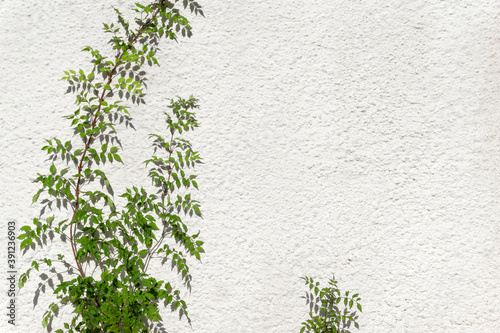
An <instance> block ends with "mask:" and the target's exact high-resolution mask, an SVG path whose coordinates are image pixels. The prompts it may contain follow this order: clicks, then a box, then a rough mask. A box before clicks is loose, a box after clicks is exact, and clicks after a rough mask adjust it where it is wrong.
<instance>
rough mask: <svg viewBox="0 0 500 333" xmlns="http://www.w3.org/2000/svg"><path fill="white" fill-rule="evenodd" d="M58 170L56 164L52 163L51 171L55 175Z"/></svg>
mask: <svg viewBox="0 0 500 333" xmlns="http://www.w3.org/2000/svg"><path fill="white" fill-rule="evenodd" d="M56 172H57V169H56V166H55V165H54V164H52V165H51V166H50V173H51V174H53V175H55V174H56Z"/></svg>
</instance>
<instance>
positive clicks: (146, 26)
mask: <svg viewBox="0 0 500 333" xmlns="http://www.w3.org/2000/svg"><path fill="white" fill-rule="evenodd" d="M134 10H135V12H136V14H137V17H136V18H135V19H134V22H133V23H132V24H131V23H130V22H129V21H127V20H126V19H125V18H124V16H123V15H122V13H121V12H120V11H119V10H118V9H115V12H116V14H117V21H116V22H114V23H104V24H103V25H104V27H103V30H104V32H105V33H106V34H107V35H108V36H110V40H109V41H110V45H111V47H112V50H111V51H110V52H109V54H107V55H104V54H103V53H101V51H100V50H97V49H95V48H93V47H90V46H87V47H85V48H84V49H83V51H85V52H88V53H89V55H90V56H91V63H92V68H91V69H90V70H88V71H85V70H83V69H78V70H73V69H71V70H66V71H64V73H65V75H64V76H63V78H62V79H63V80H64V81H66V82H67V83H68V92H71V93H74V94H75V95H76V99H75V104H76V110H75V111H74V112H72V113H71V114H68V115H66V116H65V118H66V119H67V120H68V122H69V123H70V125H69V127H70V129H71V132H72V134H73V136H72V137H70V138H69V139H64V140H63V139H61V138H50V139H48V140H46V145H45V146H44V147H43V148H42V150H43V151H45V152H46V153H47V156H48V161H49V164H50V165H49V166H48V172H47V173H39V174H38V175H37V177H36V178H35V179H34V182H36V183H38V184H39V185H40V188H39V190H38V191H37V192H36V194H35V195H34V197H33V203H38V204H39V205H40V214H39V216H37V217H36V218H34V219H33V223H32V225H26V226H23V227H22V228H21V234H20V236H19V239H20V240H22V242H21V250H22V251H23V253H26V252H28V251H37V252H41V253H43V255H44V256H45V257H43V258H42V259H38V260H35V261H33V262H32V263H31V266H30V267H29V268H28V269H27V270H26V272H25V273H23V274H22V275H21V276H20V279H19V287H20V288H22V287H23V286H24V285H25V284H26V283H27V282H28V280H29V279H30V276H31V275H34V274H35V272H36V273H37V274H38V276H39V279H40V280H39V281H40V282H39V287H38V289H37V293H36V295H35V298H36V297H38V294H39V293H40V292H44V291H45V288H46V286H47V285H48V286H49V287H50V288H51V289H52V290H53V293H54V294H55V297H56V299H57V300H56V301H55V302H53V303H52V304H50V306H49V308H48V309H47V311H46V312H45V314H44V315H43V317H42V325H43V327H46V328H48V329H49V330H52V326H53V325H54V323H55V322H54V318H55V317H57V316H58V315H59V314H60V311H59V310H60V309H61V308H62V307H64V306H69V307H70V308H71V310H72V311H71V315H70V318H67V316H66V315H65V316H63V318H61V320H58V321H57V323H59V322H61V323H60V324H61V325H60V326H61V327H60V328H57V329H56V331H55V332H149V331H151V330H152V329H153V328H154V327H155V325H161V324H159V323H160V321H161V320H162V317H161V315H160V304H163V305H164V306H166V307H169V308H170V309H171V310H172V311H176V312H179V315H180V316H181V317H182V316H185V317H186V318H188V320H190V319H189V315H188V311H187V304H186V302H185V301H184V300H183V299H182V297H181V291H180V290H179V289H178V288H177V287H176V283H175V282H174V281H164V280H160V279H157V278H156V277H154V276H152V275H151V274H150V273H149V272H148V268H149V266H150V264H151V262H152V261H153V260H160V261H161V262H162V263H163V264H165V263H167V262H168V263H170V265H169V266H170V267H171V269H172V270H173V271H174V272H176V273H177V274H178V276H179V282H178V283H177V284H179V283H181V284H183V285H184V286H185V287H187V288H188V290H190V282H191V278H192V277H191V274H190V271H189V266H188V259H189V257H194V258H195V259H197V260H199V259H200V256H201V254H202V253H203V252H204V251H203V247H202V246H203V241H201V240H199V232H197V233H192V232H191V231H190V229H189V228H188V224H187V222H185V221H187V220H190V219H191V218H195V217H201V216H202V213H201V210H200V203H199V202H198V201H197V200H195V199H194V198H193V197H192V193H191V192H192V190H193V189H196V190H197V189H198V184H197V182H196V175H195V174H194V173H193V168H194V167H195V166H196V165H197V164H198V163H200V162H201V157H200V155H199V153H198V152H197V151H195V150H194V149H193V147H192V145H191V143H190V142H189V141H188V140H187V139H186V138H185V137H184V134H185V132H187V131H192V130H194V129H195V128H196V127H198V122H197V120H196V114H195V112H194V111H195V109H196V108H197V107H198V104H197V100H196V99H195V98H194V97H191V98H188V99H182V98H176V99H171V100H170V101H169V103H168V105H167V106H166V108H167V109H168V110H169V111H167V112H165V121H166V123H165V133H160V134H151V135H150V138H151V139H152V154H153V155H152V156H151V157H150V158H149V159H147V160H146V161H145V164H146V166H147V167H149V172H148V176H149V178H150V180H151V183H152V186H150V188H152V190H151V189H148V188H147V186H146V187H145V186H140V187H136V186H131V187H130V188H127V189H126V190H125V192H124V193H122V194H121V195H120V196H119V197H120V198H121V199H120V200H121V201H120V200H118V199H117V198H115V195H114V191H113V187H112V185H111V183H110V180H109V178H108V176H107V174H106V173H105V171H106V168H107V167H108V166H109V165H110V164H116V163H121V164H124V161H123V160H122V158H121V156H120V152H121V151H122V145H121V143H120V140H119V137H118V133H117V129H118V128H120V127H123V126H122V125H125V126H126V127H129V126H132V117H131V115H130V112H129V110H130V106H128V105H127V103H129V104H132V105H134V104H145V92H144V91H145V87H146V74H147V73H146V71H145V70H144V67H145V66H154V65H159V62H158V59H157V58H156V54H157V52H158V47H159V43H160V40H161V39H162V38H165V37H166V38H167V39H169V40H177V39H178V38H179V37H180V36H187V37H190V36H191V34H192V32H191V25H190V22H189V21H188V19H187V18H186V17H185V16H183V14H182V13H183V12H186V11H187V12H191V13H193V14H196V15H198V14H200V15H203V11H202V9H201V6H200V5H199V4H198V3H197V2H196V1H193V0H183V1H180V0H171V1H167V0H157V1H153V2H152V3H149V4H140V3H136V4H135V8H134ZM145 172H146V171H145ZM120 202H123V204H122V205H121V204H120ZM54 243H58V244H54ZM60 244H62V246H61V245H60ZM53 249H57V250H56V252H59V249H62V250H61V251H60V253H57V254H55V255H54V250H53ZM32 279H33V278H32ZM64 313H68V312H67V311H65V312H64Z"/></svg>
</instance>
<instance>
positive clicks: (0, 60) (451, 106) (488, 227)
mask: <svg viewBox="0 0 500 333" xmlns="http://www.w3.org/2000/svg"><path fill="white" fill-rule="evenodd" d="M200 2H201V4H202V5H204V9H205V13H206V18H205V19H202V18H193V26H194V29H195V34H194V36H193V37H192V38H191V39H189V40H182V41H181V42H180V43H179V44H175V43H164V44H163V45H164V47H163V52H162V54H161V55H159V59H161V60H160V62H161V64H162V66H161V67H160V68H155V69H152V70H150V72H151V74H152V75H151V76H150V81H149V83H150V84H149V87H150V89H149V95H148V99H147V100H148V105H147V106H146V107H140V108H135V109H134V110H133V115H134V118H135V122H134V124H135V127H136V129H137V131H131V130H123V131H122V132H121V135H122V138H123V142H124V147H125V149H126V150H125V153H124V155H123V156H124V158H125V159H126V160H127V162H128V163H129V168H127V169H126V170H123V169H116V172H115V174H114V177H113V180H114V183H115V184H116V187H117V188H118V189H119V188H120V187H122V188H123V187H125V186H127V185H128V184H129V182H130V181H132V182H135V184H140V182H144V180H145V176H146V172H145V170H144V169H143V167H142V165H141V161H142V160H144V159H145V158H146V156H147V154H148V153H149V151H148V147H149V146H148V142H147V139H146V138H147V134H148V133H151V132H157V131H161V129H162V126H161V122H159V121H158V118H159V117H160V115H161V113H162V109H164V108H165V106H166V102H165V101H164V99H163V98H165V97H173V96H175V95H182V96H188V95H190V94H195V95H196V96H197V97H199V99H200V101H201V106H202V109H201V110H200V112H199V117H200V119H201V123H202V127H201V128H200V130H199V131H198V133H197V134H196V135H195V136H193V141H194V143H195V144H196V145H197V146H198V148H199V149H200V151H201V153H202V155H203V156H204V157H205V164H204V165H203V167H202V168H200V169H199V172H200V175H201V176H200V178H201V179H200V182H199V183H200V188H201V192H200V200H201V201H202V203H203V208H204V212H205V219H204V220H203V221H202V222H201V223H199V222H198V223H197V224H196V225H195V226H194V227H195V228H201V230H202V235H203V237H204V240H205V241H206V251H207V253H206V255H205V257H204V258H203V264H201V265H195V266H193V276H194V283H193V292H192V294H191V296H189V300H190V310H191V316H192V319H193V326H192V328H189V325H187V324H186V322H185V321H181V322H179V321H177V319H176V317H175V316H171V315H166V316H165V326H166V327H168V328H169V329H168V332H169V333H170V332H172V333H173V332H188V331H191V332H196V333H202V332H203V333H205V332H207V333H219V332H231V333H238V332H242V333H243V332H245V333H246V332H259V333H260V332H269V333H272V332H276V333H281V332H298V329H299V325H300V322H301V321H302V320H303V319H305V317H306V310H307V308H306V306H305V304H304V300H303V299H301V298H300V296H302V295H303V293H304V290H305V289H304V286H303V285H302V281H301V280H300V279H299V278H300V276H304V275H310V276H313V277H317V278H321V279H323V280H326V279H327V278H328V277H329V276H330V273H332V272H333V273H335V274H336V275H337V277H338V279H339V281H340V286H341V287H343V288H345V289H350V290H355V291H359V292H360V294H361V296H362V299H363V301H362V304H363V306H364V313H363V314H362V315H361V316H360V324H361V330H360V332H391V333H392V332H411V333H413V332H426V333H427V332H433V333H439V332H454V333H455V332H482V333H484V332H499V331H500V311H499V309H500V295H499V292H500V267H499V264H500V261H499V254H500V251H499V249H500V245H499V244H500V237H499V235H500V233H499V227H500V222H499V219H500V217H499V216H500V215H499V213H500V209H499V208H500V202H499V198H500V168H499V167H498V165H499V162H500V84H499V82H500V75H499V74H500V56H499V50H500V3H499V2H498V1H494V0H475V1H431V0H415V1H396V0H372V1H367V0H365V1H363V0H347V1H340V0H331V1H316V0H306V1H299V0H283V1H264V0H256V1H245V0H234V1H222V0H214V1H200ZM112 5H115V6H117V7H119V8H120V9H122V11H123V12H126V11H127V8H130V7H131V6H132V5H133V1H125V0H113V1H97V0H87V1H74V0H70V1H62V0H54V1H17V0H3V1H1V2H0V27H1V31H2V34H1V35H0V72H1V79H0V106H1V111H0V123H1V129H2V140H1V141H0V147H1V155H0V163H1V172H0V178H1V179H0V198H1V200H0V207H1V209H0V212H1V216H2V222H1V223H2V225H6V223H7V221H8V220H15V221H16V222H17V223H18V225H19V226H21V225H23V224H25V223H30V219H31V218H32V217H33V216H35V214H36V213H37V209H36V207H30V203H31V197H32V195H33V194H34V191H35V189H36V187H35V186H34V184H31V183H30V179H31V178H32V177H33V176H35V175H36V173H37V172H42V171H44V170H45V169H46V168H47V164H44V161H43V160H44V154H43V152H41V151H40V150H39V149H40V148H41V146H42V144H43V139H44V138H50V137H52V136H60V137H67V135H68V134H69V133H68V131H67V130H66V129H65V126H66V123H65V121H64V120H63V119H62V118H61V116H63V115H65V114H67V113H69V112H71V111H72V110H73V108H74V106H73V105H72V103H73V97H72V96H70V95H63V93H64V91H65V85H64V83H63V82H62V81H58V78H59V77H61V76H62V71H63V70H65V69H68V68H79V67H81V68H86V69H88V68H89V64H88V60H89V59H88V58H86V55H85V54H84V53H80V52H79V50H81V48H83V46H86V45H92V46H96V47H98V48H100V49H101V50H105V41H104V40H103V39H102V36H103V33H102V32H101V30H100V29H101V26H102V24H101V22H103V21H110V20H113V19H114V17H113V10H112V8H111V6H112ZM117 192H118V193H119V191H117ZM4 229H5V230H6V228H4ZM4 243H5V237H4V236H2V244H4ZM4 248H5V246H2V249H4ZM54 251H56V249H55V248H54ZM4 252H5V251H3V250H2V256H4V257H2V258H3V259H2V260H4V259H5V254H4ZM32 259H33V257H32V254H30V255H27V256H26V257H24V258H23V259H22V266H23V267H25V265H26V264H27V263H29V262H30V261H31V260H32ZM2 262H5V260H4V261H2ZM2 265H3V264H2ZM2 267H3V266H2ZM156 269H157V270H158V272H159V274H164V272H165V274H166V271H167V269H166V268H161V267H157V268H156ZM162 270H163V271H162ZM5 274H6V273H5ZM4 278H6V275H5V276H4ZM36 284H37V282H32V283H30V284H29V285H28V286H27V287H26V288H25V289H23V290H22V291H21V293H20V294H19V295H18V297H17V304H18V305H19V308H18V311H17V314H18V320H17V325H16V327H15V328H14V327H12V326H11V325H8V324H7V322H6V321H7V320H6V316H5V315H4V312H5V310H2V311H1V313H2V315H1V317H0V318H3V319H1V320H0V330H1V331H2V332H5V331H7V332H11V331H12V332H42V331H43V330H42V329H41V326H40V321H41V315H42V314H43V312H44V310H45V309H44V306H46V305H47V304H48V302H49V299H50V297H47V296H44V295H43V294H42V295H41V296H40V297H39V298H37V300H36V302H37V303H38V305H37V306H36V307H35V308H34V305H33V301H34V295H35V294H34V293H35V290H36V288H37V285H36ZM1 285H2V287H0V291H1V292H2V295H5V286H6V283H5V284H1ZM2 288H3V289H2ZM46 288H47V289H46V291H47V294H48V295H50V294H51V291H50V286H46ZM2 308H5V307H4V306H2ZM33 308H34V310H33Z"/></svg>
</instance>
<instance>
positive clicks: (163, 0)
mask: <svg viewBox="0 0 500 333" xmlns="http://www.w3.org/2000/svg"><path fill="white" fill-rule="evenodd" d="M164 2H165V0H161V1H160V2H159V4H160V5H161V4H163V3H164ZM159 12H160V9H159V8H158V9H156V11H155V12H154V13H153V16H152V17H151V18H150V19H149V20H148V21H147V22H146V23H144V24H143V25H142V26H141V27H140V28H139V30H138V31H137V34H136V35H135V37H134V38H132V40H131V41H130V42H129V43H128V45H127V49H126V50H125V51H123V52H122V53H121V54H120V55H119V56H118V57H117V59H116V63H115V66H114V67H113V69H112V70H111V72H110V73H109V76H108V81H107V82H106V85H109V84H110V83H111V81H112V80H113V77H114V75H115V72H116V69H117V68H118V66H119V65H121V59H122V58H123V55H124V54H125V52H126V51H128V50H129V49H130V48H131V45H132V44H134V43H135V42H136V41H137V38H139V36H141V34H142V32H143V30H144V28H145V27H146V26H147V25H149V24H150V23H151V22H152V21H153V20H154V18H155V17H156V16H157V15H158V13H159ZM105 93H106V89H105V88H103V90H102V93H101V97H100V98H99V106H98V108H97V110H96V113H95V116H94V119H93V121H92V127H91V129H92V130H93V129H94V128H95V126H96V124H97V119H98V117H99V115H100V111H101V106H102V104H101V102H102V101H104V99H105V96H104V94H105ZM93 136H94V135H93V133H91V134H90V135H89V137H88V139H87V142H86V143H85V148H84V150H83V153H82V157H81V158H80V162H79V164H78V174H80V176H79V177H78V179H77V182H76V183H77V184H76V189H75V198H76V199H75V208H74V210H73V216H72V218H71V222H70V224H71V226H70V229H69V238H70V243H71V250H72V251H73V256H74V258H75V262H76V266H77V267H78V271H79V273H80V276H81V277H83V278H84V277H85V273H84V272H83V270H82V267H81V265H80V262H79V261H78V257H77V254H76V253H77V251H76V246H75V239H74V237H73V221H74V219H75V216H76V212H77V211H78V207H79V198H80V185H81V183H82V179H81V172H82V168H83V162H84V160H85V156H86V154H87V151H88V149H89V148H90V144H91V142H92V139H93Z"/></svg>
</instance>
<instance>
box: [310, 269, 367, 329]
mask: <svg viewBox="0 0 500 333" xmlns="http://www.w3.org/2000/svg"><path fill="white" fill-rule="evenodd" d="M302 279H303V280H304V281H305V284H306V285H307V286H308V287H309V291H308V292H306V296H305V297H304V298H305V299H306V301H307V304H308V305H309V310H310V311H309V319H307V320H306V321H304V322H303V323H302V328H301V329H300V333H303V332H305V331H306V330H307V332H313V333H348V332H350V331H349V329H350V327H351V325H354V327H356V328H359V325H358V323H357V322H356V320H357V318H358V316H357V314H356V309H357V310H359V311H360V312H361V311H362V307H361V304H359V301H360V300H361V298H359V297H358V294H353V295H352V296H349V294H351V293H350V292H349V291H346V292H345V293H344V294H342V293H341V291H340V290H339V289H338V287H337V283H338V282H337V281H336V280H335V276H333V277H332V278H331V279H330V280H329V281H328V284H329V286H328V287H324V288H321V289H320V286H319V285H320V283H319V282H314V281H313V279H312V278H309V277H307V276H306V277H303V278H302ZM354 305H356V307H355V308H354V309H353V307H354Z"/></svg>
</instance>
